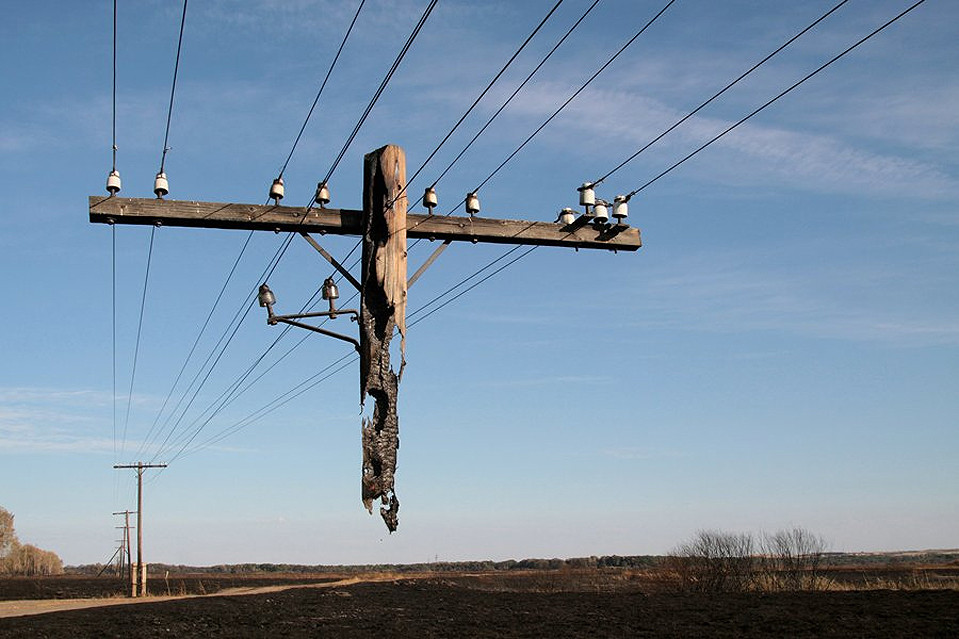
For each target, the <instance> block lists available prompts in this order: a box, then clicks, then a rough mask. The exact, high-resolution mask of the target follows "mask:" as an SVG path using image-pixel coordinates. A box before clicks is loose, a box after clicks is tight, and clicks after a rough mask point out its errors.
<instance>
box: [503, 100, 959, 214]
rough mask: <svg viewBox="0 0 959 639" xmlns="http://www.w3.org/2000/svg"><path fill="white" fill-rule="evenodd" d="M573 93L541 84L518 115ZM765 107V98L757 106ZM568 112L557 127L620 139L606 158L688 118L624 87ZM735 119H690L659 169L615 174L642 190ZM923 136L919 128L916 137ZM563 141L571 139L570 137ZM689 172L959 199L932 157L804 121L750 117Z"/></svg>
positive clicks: (663, 152)
mask: <svg viewBox="0 0 959 639" xmlns="http://www.w3.org/2000/svg"><path fill="white" fill-rule="evenodd" d="M570 93H571V89H570V87H568V86H565V85H560V84H556V83H544V84H540V85H538V86H536V87H534V88H533V89H531V90H530V91H529V92H528V94H526V95H525V96H524V98H523V99H518V100H516V101H515V103H514V104H515V111H514V115H516V114H517V113H519V114H526V115H528V114H542V113H544V112H546V111H547V110H548V109H549V108H551V107H552V108H555V106H552V105H556V104H557V103H560V104H561V103H562V100H564V99H565V97H564V96H566V97H568V95H569V94H570ZM759 104H761V102H758V103H757V105H756V106H759ZM568 110H569V112H568V113H567V114H565V117H562V118H561V119H557V121H556V122H555V123H554V124H555V125H556V126H558V127H560V128H561V129H562V130H564V131H566V132H567V134H568V135H572V136H574V137H579V138H581V139H582V137H583V136H586V137H587V138H588V139H594V140H603V141H605V142H607V143H609V144H614V143H615V146H613V147H609V146H608V145H603V146H602V147H599V148H602V152H603V156H604V157H607V158H608V157H610V156H611V155H612V156H614V157H618V158H622V159H625V158H626V157H628V156H629V155H631V154H632V153H633V152H634V151H636V150H638V149H639V148H641V147H643V146H645V145H646V144H647V143H648V142H649V141H651V140H652V139H654V138H655V137H656V136H658V135H659V134H660V133H661V132H662V131H665V130H666V129H667V128H668V127H669V126H671V125H672V123H674V122H676V121H678V120H679V119H680V118H682V117H683V116H684V115H685V113H684V112H682V111H680V110H677V109H673V108H671V107H669V106H668V105H666V104H663V103H662V102H660V101H658V100H656V99H653V98H650V97H648V96H646V95H643V94H640V93H636V92H632V91H626V90H621V89H616V90H594V91H593V92H592V93H591V94H590V96H589V99H580V100H576V101H574V102H573V103H571V104H570V106H569V108H568ZM747 112H748V111H747ZM745 114H746V113H744V114H743V115H745ZM836 117H837V118H838V117H839V116H836ZM862 117H866V118H868V117H869V114H868V113H867V114H862V113H857V114H852V113H849V114H848V116H847V119H849V120H856V119H857V118H862ZM877 117H878V116H877ZM735 122H736V121H735V120H731V119H730V120H727V119H721V118H713V117H700V116H698V115H697V116H695V117H693V118H690V119H689V120H688V121H686V122H685V123H683V125H682V126H680V127H678V128H677V129H676V130H674V131H673V132H671V133H670V134H669V135H667V136H666V137H664V138H663V139H662V140H660V141H659V142H657V143H656V144H655V145H653V146H652V147H650V148H649V149H648V150H647V151H646V152H645V156H648V157H650V158H652V159H653V161H654V162H655V167H656V169H655V170H653V169H649V168H646V167H642V164H641V158H643V156H640V158H638V159H637V160H635V161H634V162H633V163H632V164H631V165H627V166H626V167H625V168H624V169H621V170H620V172H619V173H618V174H617V175H616V176H615V177H614V178H613V179H614V180H618V181H622V180H624V179H631V180H632V181H635V182H636V184H628V186H631V187H638V186H640V184H641V183H643V182H645V180H647V179H650V178H651V177H653V176H654V175H655V173H656V172H658V170H661V169H664V168H666V167H668V166H669V165H670V164H672V163H673V162H674V161H677V160H679V159H681V158H682V157H684V156H685V155H686V154H687V153H690V152H692V151H694V150H695V149H696V148H698V147H699V146H700V145H702V144H704V143H705V142H707V141H709V140H710V139H711V138H713V137H714V136H716V135H718V134H719V133H721V132H723V131H724V130H725V129H727V128H729V127H730V126H732V125H733V124H734V123H735ZM900 135H901V134H900ZM918 135H919V132H918V131H917V132H915V133H914V135H913V136H912V138H915V137H917V136H918ZM562 137H563V138H565V137H566V136H562ZM561 143H562V144H566V142H565V141H562V140H561ZM930 144H931V143H930ZM609 148H614V149H616V152H615V153H613V154H610V152H609ZM730 152H732V153H733V154H734V156H735V157H734V160H735V161H729V159H728V158H727V159H724V160H723V161H722V162H717V161H716V160H714V159H712V160H711V159H710V158H709V155H710V154H712V155H713V156H714V157H715V156H716V155H717V154H720V153H730ZM911 155H913V154H911ZM617 163H618V161H617ZM607 164H608V166H607ZM613 166H615V164H614V163H613V162H610V161H609V160H606V161H605V163H604V165H602V166H600V165H597V169H596V170H597V177H598V176H599V174H601V173H602V172H605V171H607V170H609V169H612V168H613ZM694 167H696V168H694ZM682 170H683V171H684V172H686V174H687V175H688V174H689V172H691V171H695V172H696V173H697V174H699V176H700V177H701V178H705V179H708V180H710V181H716V180H720V181H722V182H723V183H730V182H733V183H739V184H764V185H768V184H769V183H770V181H774V182H776V183H780V184H787V185H790V186H794V187H797V188H802V189H809V190H814V191H828V192H839V193H854V194H861V193H862V192H863V190H864V189H868V190H869V191H870V192H872V193H875V194H890V195H891V194H901V193H904V192H905V193H908V194H910V195H913V196H920V197H928V198H936V199H941V198H952V197H956V196H959V181H957V180H956V179H955V178H954V177H953V176H951V175H949V174H948V173H946V172H945V171H943V170H942V169H941V168H940V167H939V166H937V165H936V164H933V163H930V162H928V161H921V160H917V159H913V157H906V156H905V155H900V154H896V153H893V152H891V151H884V150H882V149H879V148H876V149H873V148H866V147H864V146H862V145H859V144H857V143H856V142H855V141H853V140H850V139H846V136H844V135H842V134H841V133H840V132H836V133H834V134H832V135H830V134H824V133H810V132H804V131H800V130H798V125H797V128H794V129H793V130H790V129H787V128H784V127H782V126H779V127H774V126H768V125H765V124H762V123H761V122H758V121H757V122H753V121H750V122H748V123H745V124H743V125H742V126H740V127H738V128H737V129H735V130H733V131H731V132H730V133H729V134H727V135H726V136H724V137H723V138H721V139H720V140H719V141H717V142H716V144H715V147H714V148H707V149H706V150H705V151H704V152H703V155H702V156H701V157H698V158H695V159H693V160H691V161H690V163H689V164H688V165H687V166H685V167H683V169H682ZM634 176H635V177H634Z"/></svg>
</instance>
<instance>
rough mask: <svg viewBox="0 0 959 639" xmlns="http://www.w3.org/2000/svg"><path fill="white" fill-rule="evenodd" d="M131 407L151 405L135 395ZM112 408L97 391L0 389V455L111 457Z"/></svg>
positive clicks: (103, 395) (149, 400) (105, 395)
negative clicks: (106, 455) (57, 454)
mask: <svg viewBox="0 0 959 639" xmlns="http://www.w3.org/2000/svg"><path fill="white" fill-rule="evenodd" d="M133 403H134V405H142V404H150V403H153V400H152V399H151V398H149V397H140V396H137V395H134V397H133ZM121 405H125V402H123V403H122V404H121ZM111 406H112V401H111V396H110V394H109V393H106V392H102V391H96V390H87V389H50V388H28V387H7V388H0V453H49V452H63V451H69V452H82V453H94V454H103V453H108V452H113V451H114V450H115V447H116V445H117V443H116V442H115V441H114V440H113V427H112V418H111V415H112V412H111V410H112V409H111ZM135 443H136V442H132V443H131V442H127V444H128V445H133V444H135Z"/></svg>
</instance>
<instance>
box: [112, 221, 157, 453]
mask: <svg viewBox="0 0 959 639" xmlns="http://www.w3.org/2000/svg"><path fill="white" fill-rule="evenodd" d="M156 229H157V227H155V226H151V227H150V249H149V250H148V252H147V266H146V272H145V274H144V275H143V296H142V297H141V298H140V318H139V320H137V339H136V345H135V346H134V348H133V369H132V371H131V372H130V392H129V394H128V396H127V414H126V418H125V419H124V420H123V438H122V439H121V440H120V441H121V443H120V453H121V454H122V453H123V450H124V449H125V448H126V440H127V427H128V426H129V425H130V407H131V405H132V404H133V383H134V381H135V380H136V376H137V360H138V358H139V356H140V334H141V331H142V329H143V310H144V308H146V303H147V286H148V284H149V283H150V264H151V263H152V262H153V238H154V236H155V235H156Z"/></svg>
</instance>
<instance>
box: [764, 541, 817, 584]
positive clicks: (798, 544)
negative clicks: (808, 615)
mask: <svg viewBox="0 0 959 639" xmlns="http://www.w3.org/2000/svg"><path fill="white" fill-rule="evenodd" d="M826 547H827V544H826V541H825V540H824V539H823V538H822V537H820V536H819V535H816V534H814V533H812V532H810V531H808V530H806V529H805V528H801V527H798V526H797V527H795V528H791V529H788V530H780V531H778V532H776V533H773V534H764V535H763V536H762V539H761V541H760V550H761V552H762V564H763V569H764V573H765V574H766V575H767V577H769V578H770V580H771V581H772V582H773V584H774V585H775V586H777V587H778V588H781V589H785V590H816V589H818V588H819V587H821V585H822V579H821V574H820V571H821V568H822V559H823V553H825V552H826Z"/></svg>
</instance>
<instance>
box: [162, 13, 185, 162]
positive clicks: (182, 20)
mask: <svg viewBox="0 0 959 639" xmlns="http://www.w3.org/2000/svg"><path fill="white" fill-rule="evenodd" d="M186 5H187V0H183V15H182V16H181V17H180V38H179V40H178V41H177V45H176V62H175V63H174V65H173V86H172V87H170V108H169V109H168V110H167V116H166V133H164V135H163V155H161V156H160V173H163V167H164V166H165V164H166V154H167V151H169V150H170V147H169V146H168V143H169V141H170V120H172V119H173V96H174V95H175V94H176V77H177V73H178V72H179V70H180V50H181V49H182V47H183V27H184V25H186Z"/></svg>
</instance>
